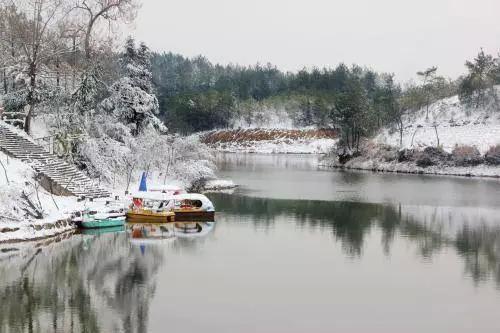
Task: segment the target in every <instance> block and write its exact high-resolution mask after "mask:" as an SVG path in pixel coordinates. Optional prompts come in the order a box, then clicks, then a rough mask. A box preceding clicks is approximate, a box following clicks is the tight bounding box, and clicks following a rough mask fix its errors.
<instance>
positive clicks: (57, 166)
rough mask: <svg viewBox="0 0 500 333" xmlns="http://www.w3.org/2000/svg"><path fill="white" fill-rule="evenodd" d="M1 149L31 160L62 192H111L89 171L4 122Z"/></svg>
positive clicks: (46, 184) (46, 183)
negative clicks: (46, 149)
mask: <svg viewBox="0 0 500 333" xmlns="http://www.w3.org/2000/svg"><path fill="white" fill-rule="evenodd" d="M0 150H2V151H4V152H5V153H6V154H7V155H10V156H12V157H15V158H18V159H20V160H22V161H23V162H26V163H28V164H29V165H30V166H31V167H32V168H33V169H34V170H35V171H36V172H37V174H38V175H39V176H40V179H41V181H40V183H41V184H42V186H43V187H44V188H45V189H47V190H49V191H50V192H52V193H54V194H58V195H75V196H78V197H85V198H103V197H109V196H111V193H110V192H108V191H106V190H105V189H103V188H102V187H100V186H98V185H97V184H95V183H94V182H93V181H92V180H91V179H90V178H89V177H88V176H87V175H85V174H84V173H83V172H81V171H80V170H78V169H77V168H76V167H75V166H74V165H72V164H69V163H67V162H65V161H64V160H62V159H61V158H59V157H57V156H56V155H52V154H50V153H48V152H46V151H45V150H44V149H43V147H42V146H39V145H37V144H35V143H33V142H31V141H30V140H28V139H27V138H25V137H23V136H22V135H20V134H17V133H16V132H15V131H12V130H11V129H10V128H9V127H8V126H6V125H4V124H2V122H0Z"/></svg>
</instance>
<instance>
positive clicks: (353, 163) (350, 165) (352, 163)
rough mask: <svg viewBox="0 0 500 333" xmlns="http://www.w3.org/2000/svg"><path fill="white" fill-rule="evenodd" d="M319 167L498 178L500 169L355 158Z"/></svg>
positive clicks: (326, 161) (329, 162) (327, 162)
mask: <svg viewBox="0 0 500 333" xmlns="http://www.w3.org/2000/svg"><path fill="white" fill-rule="evenodd" d="M321 165H323V166H327V167H338V168H342V169H354V170H370V171H380V172H395V173H412V174H429V175H442V176H467V177H472V176H474V177H492V178H499V177H500V168H499V167H496V166H490V165H484V164H482V165H478V166H474V167H451V166H448V167H442V166H429V167H426V168H422V167H418V166H416V165H415V163H413V162H403V163H398V162H396V161H391V162H382V161H377V160H372V159H369V158H365V157H362V156H361V157H356V158H353V159H351V160H349V161H348V162H346V163H345V164H344V165H339V164H338V163H337V162H336V161H333V160H332V159H331V158H327V159H325V160H324V161H323V162H321Z"/></svg>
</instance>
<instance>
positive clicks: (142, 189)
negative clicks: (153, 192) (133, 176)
mask: <svg viewBox="0 0 500 333" xmlns="http://www.w3.org/2000/svg"><path fill="white" fill-rule="evenodd" d="M147 191H148V187H147V186H146V173H145V172H143V173H142V178H141V185H139V192H147Z"/></svg>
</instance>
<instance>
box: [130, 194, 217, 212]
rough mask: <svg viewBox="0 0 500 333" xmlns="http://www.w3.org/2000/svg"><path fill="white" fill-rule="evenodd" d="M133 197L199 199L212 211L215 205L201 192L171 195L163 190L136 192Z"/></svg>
mask: <svg viewBox="0 0 500 333" xmlns="http://www.w3.org/2000/svg"><path fill="white" fill-rule="evenodd" d="M132 197H133V198H137V199H145V200H154V201H170V200H178V201H180V200H199V201H201V203H202V207H203V208H205V209H207V210H208V211H212V210H213V209H214V208H213V207H214V205H213V204H212V202H211V201H210V199H208V198H207V197H206V196H205V195H203V194H200V193H182V194H177V195H171V194H167V193H161V192H151V191H149V192H135V193H133V194H132Z"/></svg>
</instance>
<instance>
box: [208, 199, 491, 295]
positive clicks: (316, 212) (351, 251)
mask: <svg viewBox="0 0 500 333" xmlns="http://www.w3.org/2000/svg"><path fill="white" fill-rule="evenodd" d="M211 199H212V200H213V201H214V203H215V204H216V206H217V208H218V210H219V211H220V212H223V213H224V214H225V215H226V216H225V218H226V219H228V220H231V219H241V217H242V216H244V217H246V218H247V219H250V220H251V221H252V223H253V224H254V225H255V226H256V227H258V228H260V229H266V228H273V224H274V221H275V219H277V218H278V217H283V216H284V217H289V218H288V220H289V221H290V222H293V223H295V224H296V225H298V226H299V227H300V228H302V229H307V228H313V229H314V228H318V227H319V228H321V229H323V230H330V232H331V233H332V235H333V236H334V239H335V241H336V242H340V243H341V245H342V249H343V251H344V253H345V254H346V256H348V257H349V258H356V257H361V256H362V255H363V248H364V243H365V238H366V237H369V235H370V232H371V231H372V230H373V228H376V229H378V230H380V231H381V234H382V248H383V250H384V253H385V254H386V255H387V256H390V255H391V245H392V244H393V242H394V241H395V239H396V238H398V237H399V238H401V237H402V238H405V239H408V240H410V241H411V242H413V243H415V244H417V248H418V251H419V255H420V256H421V257H422V258H423V259H424V260H431V259H432V257H433V255H434V254H435V253H438V252H439V251H441V250H443V249H445V248H452V249H454V250H455V251H456V252H457V253H458V254H459V255H460V257H462V258H463V261H464V263H465V267H464V270H465V273H466V274H467V275H468V276H470V277H471V278H472V280H473V281H474V282H475V283H479V282H483V281H487V280H489V279H492V278H493V279H494V280H495V281H496V283H497V285H498V286H500V223H498V218H499V216H498V214H497V212H496V211H495V210H492V211H489V210H487V209H483V210H481V212H482V213H480V214H479V213H478V212H477V211H475V213H476V214H475V215H474V214H473V215H472V216H471V214H468V210H467V209H466V208H464V209H463V210H460V209H458V208H456V207H453V208H448V209H446V208H445V207H439V208H436V207H424V206H403V205H392V204H384V205H381V204H368V203H360V202H328V201H307V200H276V199H263V198H253V197H246V196H231V195H227V194H213V195H211ZM444 211H447V212H444ZM474 218H475V219H474Z"/></svg>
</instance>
